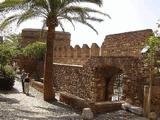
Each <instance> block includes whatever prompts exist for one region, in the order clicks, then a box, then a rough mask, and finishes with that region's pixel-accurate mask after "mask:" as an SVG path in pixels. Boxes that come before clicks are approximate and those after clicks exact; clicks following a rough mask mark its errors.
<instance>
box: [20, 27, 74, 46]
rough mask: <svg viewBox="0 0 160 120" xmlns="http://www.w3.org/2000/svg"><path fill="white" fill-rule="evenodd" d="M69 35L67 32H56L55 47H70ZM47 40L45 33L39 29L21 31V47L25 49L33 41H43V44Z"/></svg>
mask: <svg viewBox="0 0 160 120" xmlns="http://www.w3.org/2000/svg"><path fill="white" fill-rule="evenodd" d="M70 37H71V35H70V33H68V32H58V31H56V37H55V43H54V45H55V46H58V47H68V46H70ZM46 38H47V31H46V30H44V31H42V30H41V29H23V30H22V39H23V40H22V42H21V45H22V47H25V46H26V45H28V44H29V43H33V42H35V41H43V42H45V40H46Z"/></svg>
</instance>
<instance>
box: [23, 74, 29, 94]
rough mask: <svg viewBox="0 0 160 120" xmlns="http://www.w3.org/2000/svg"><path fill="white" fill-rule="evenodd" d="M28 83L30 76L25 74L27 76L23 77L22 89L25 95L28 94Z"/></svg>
mask: <svg viewBox="0 0 160 120" xmlns="http://www.w3.org/2000/svg"><path fill="white" fill-rule="evenodd" d="M29 83H30V78H29V74H27V77H26V78H25V79H24V91H25V94H26V95H29Z"/></svg>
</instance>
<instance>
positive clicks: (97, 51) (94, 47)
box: [90, 43, 100, 56]
mask: <svg viewBox="0 0 160 120" xmlns="http://www.w3.org/2000/svg"><path fill="white" fill-rule="evenodd" d="M90 53H91V56H100V48H99V46H98V45H97V44H96V43H92V46H91V49H90Z"/></svg>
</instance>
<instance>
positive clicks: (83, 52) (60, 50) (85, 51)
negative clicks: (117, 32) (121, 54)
mask: <svg viewBox="0 0 160 120" xmlns="http://www.w3.org/2000/svg"><path fill="white" fill-rule="evenodd" d="M54 52H55V54H54V62H55V63H63V64H77V65H83V64H84V63H85V62H86V61H87V60H88V59H89V58H90V57H91V56H100V48H99V46H98V45H97V44H96V43H93V44H92V45H91V48H89V46H88V45H87V44H83V46H82V48H81V47H80V46H79V45H75V47H74V48H73V47H72V46H69V47H55V49H54Z"/></svg>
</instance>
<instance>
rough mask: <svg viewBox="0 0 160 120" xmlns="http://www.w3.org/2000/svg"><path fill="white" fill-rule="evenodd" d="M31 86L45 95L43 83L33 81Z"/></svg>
mask: <svg viewBox="0 0 160 120" xmlns="http://www.w3.org/2000/svg"><path fill="white" fill-rule="evenodd" d="M31 86H32V87H33V88H35V89H36V90H38V91H39V92H42V93H43V83H41V82H38V81H35V80H31Z"/></svg>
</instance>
